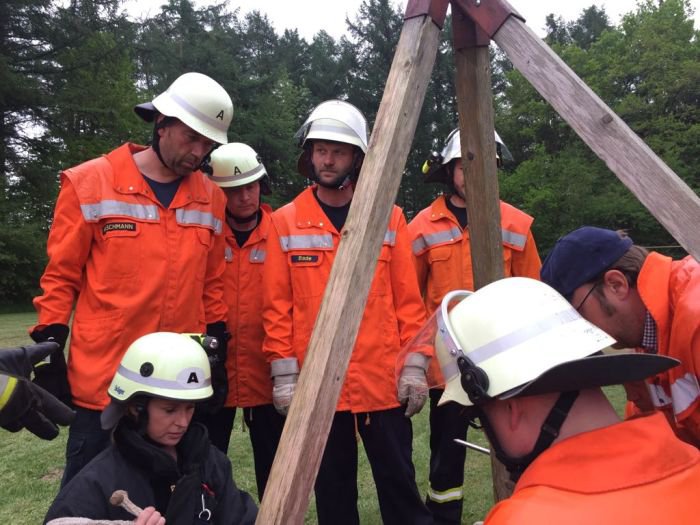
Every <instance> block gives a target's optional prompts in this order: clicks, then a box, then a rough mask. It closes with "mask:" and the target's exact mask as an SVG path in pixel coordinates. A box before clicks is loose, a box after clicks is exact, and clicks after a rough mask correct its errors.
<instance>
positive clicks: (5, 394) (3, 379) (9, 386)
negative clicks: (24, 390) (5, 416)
mask: <svg viewBox="0 0 700 525" xmlns="http://www.w3.org/2000/svg"><path fill="white" fill-rule="evenodd" d="M16 384H17V379H15V378H13V377H10V376H8V375H6V374H0V410H2V408H3V407H4V406H5V405H6V404H7V402H8V401H9V400H10V397H11V396H12V392H13V391H14V389H15V385H16Z"/></svg>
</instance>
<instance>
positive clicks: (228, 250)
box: [224, 246, 233, 262]
mask: <svg viewBox="0 0 700 525" xmlns="http://www.w3.org/2000/svg"><path fill="white" fill-rule="evenodd" d="M224 259H225V260H226V261H228V262H231V261H233V250H232V249H231V247H230V246H227V247H226V248H225V249H224Z"/></svg>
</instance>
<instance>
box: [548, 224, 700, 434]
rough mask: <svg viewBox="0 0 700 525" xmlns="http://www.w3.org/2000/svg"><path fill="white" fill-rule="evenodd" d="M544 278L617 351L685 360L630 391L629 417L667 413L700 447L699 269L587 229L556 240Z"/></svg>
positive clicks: (619, 237) (616, 235)
mask: <svg viewBox="0 0 700 525" xmlns="http://www.w3.org/2000/svg"><path fill="white" fill-rule="evenodd" d="M542 280H543V281H544V282H546V283H548V284H549V285H551V286H552V287H554V288H555V289H556V290H557V291H559V293H561V294H562V295H563V296H564V297H566V298H567V299H569V300H570V301H571V304H573V305H576V310H578V311H579V312H580V313H581V315H582V316H584V317H585V318H586V319H588V320H589V321H590V322H592V323H593V324H595V325H596V326H598V327H600V328H602V329H603V330H605V331H606V332H608V333H609V334H610V335H611V336H613V337H614V338H615V340H616V344H615V347H618V348H636V349H637V351H638V352H646V353H651V354H660V355H666V356H670V357H673V358H676V359H678V360H680V362H681V365H680V366H678V367H676V368H673V369H671V370H669V371H668V372H664V373H662V374H659V375H657V376H654V377H653V378H650V379H649V380H648V381H647V382H646V383H645V384H644V385H642V388H637V386H636V385H626V387H627V395H628V399H629V400H630V402H631V403H630V404H629V405H628V412H630V413H637V412H644V411H648V410H654V409H657V410H660V411H662V412H663V413H664V414H665V415H666V417H667V418H668V419H669V421H670V422H671V424H672V425H673V427H674V428H675V430H676V434H677V435H678V437H680V438H681V439H683V440H684V441H687V442H688V443H691V444H693V445H695V446H696V447H700V386H699V383H700V379H699V378H700V370H699V369H698V366H700V365H699V364H698V360H699V359H700V264H698V262H697V261H696V260H695V259H693V258H692V257H691V256H687V257H685V258H684V259H683V260H680V261H673V260H672V259H671V258H670V257H666V256H664V255H661V254H660V253H657V252H648V251H647V250H646V249H644V248H642V247H641V246H638V245H635V244H634V243H633V242H632V239H630V238H629V237H628V236H627V235H626V234H625V233H623V232H615V231H613V230H607V229H604V228H596V227H593V226H584V227H582V228H579V229H577V230H574V231H573V232H571V233H569V234H567V235H565V236H564V237H562V238H561V239H559V240H558V241H557V243H556V245H555V246H554V248H553V249H552V251H551V252H550V254H549V255H548V256H547V258H546V259H545V262H544V265H543V266H542Z"/></svg>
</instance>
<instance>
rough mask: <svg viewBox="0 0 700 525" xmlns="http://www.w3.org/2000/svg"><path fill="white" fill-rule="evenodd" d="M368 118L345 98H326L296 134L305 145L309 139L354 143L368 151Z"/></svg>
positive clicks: (363, 151)
mask: <svg viewBox="0 0 700 525" xmlns="http://www.w3.org/2000/svg"><path fill="white" fill-rule="evenodd" d="M368 134H369V133H368V126H367V119H365V117H364V115H363V114H362V112H361V111H360V110H359V109H357V108H356V107H355V106H353V105H352V104H350V103H349V102H345V101H344V100H326V101H325V102H321V103H320V104H319V105H318V106H316V107H315V108H314V109H313V111H312V112H311V114H310V115H309V118H307V119H306V121H305V122H304V124H302V126H301V128H299V130H298V131H297V132H296V134H295V135H294V136H295V137H296V138H297V139H299V146H300V147H303V146H304V145H305V144H306V141H307V140H309V139H320V140H328V141H333V142H344V143H346V144H352V145H353V146H357V147H358V148H360V149H361V150H362V153H367V139H368Z"/></svg>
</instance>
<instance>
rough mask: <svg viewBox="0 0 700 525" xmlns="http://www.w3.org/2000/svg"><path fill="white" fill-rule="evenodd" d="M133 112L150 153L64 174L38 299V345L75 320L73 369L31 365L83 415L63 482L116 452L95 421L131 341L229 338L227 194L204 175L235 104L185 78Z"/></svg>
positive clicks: (219, 355)
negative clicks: (164, 336) (148, 125)
mask: <svg viewBox="0 0 700 525" xmlns="http://www.w3.org/2000/svg"><path fill="white" fill-rule="evenodd" d="M134 110H135V112H136V113H137V114H138V115H139V116H140V117H142V118H143V119H144V120H146V121H148V122H153V123H154V130H153V143H152V145H151V146H149V147H144V146H139V145H136V144H131V143H127V144H124V145H123V146H121V147H119V148H117V149H115V150H114V151H112V152H110V153H108V154H107V155H105V156H103V157H100V158H97V159H93V160H90V161H88V162H85V163H83V164H81V165H79V166H76V167H73V168H70V169H67V170H65V171H64V172H63V173H62V174H61V190H60V193H59V196H58V200H57V202H56V208H55V212H54V220H53V224H52V227H51V231H50V233H49V238H48V247H47V251H48V255H49V262H48V264H47V266H46V269H45V271H44V274H43V276H42V277H41V288H42V289H43V294H42V295H41V296H39V297H36V298H35V299H34V306H35V308H36V310H37V314H38V323H37V324H36V325H35V326H34V327H32V328H31V329H30V336H31V337H32V339H34V340H35V341H37V342H41V341H45V340H53V341H56V342H58V343H59V344H60V345H61V348H63V346H64V345H65V343H66V340H67V338H68V333H69V327H68V324H69V320H70V318H71V314H73V321H72V330H71V332H72V333H71V344H70V352H69V356H68V364H67V367H66V361H65V358H64V355H63V352H57V353H56V354H54V356H52V359H51V361H50V362H47V363H43V364H42V365H41V366H37V367H36V382H37V383H38V384H40V386H42V387H44V388H46V389H47V390H49V391H50V392H51V393H53V394H55V395H57V397H59V398H60V399H61V400H64V401H66V402H72V403H73V404H74V405H75V408H76V411H77V415H76V418H75V421H74V422H73V424H72V425H71V427H70V430H69V436H68V443H67V446H66V469H65V472H64V476H63V480H62V484H63V485H65V484H66V483H67V482H68V481H69V480H70V479H71V478H72V477H73V476H74V475H75V474H76V473H77V472H78V471H79V470H80V469H81V468H82V467H83V466H84V465H85V464H86V463H87V462H89V461H90V459H92V458H93V457H94V456H95V455H97V454H98V453H99V452H100V451H101V450H102V449H104V448H105V447H106V446H107V445H108V444H109V433H108V432H106V431H105V430H103V429H101V428H100V413H101V411H102V409H103V408H104V407H105V406H106V405H107V403H108V402H109V397H108V396H107V388H108V386H109V382H110V378H111V377H112V376H114V373H115V372H116V369H117V366H118V365H119V362H120V360H121V358H122V356H123V353H124V349H126V348H128V347H129V345H130V344H131V343H132V342H133V341H134V340H136V339H137V338H138V337H140V336H142V335H144V334H147V333H150V332H156V331H173V332H199V333H202V332H204V331H205V330H206V332H207V333H208V334H209V335H212V336H216V337H217V339H219V340H221V341H224V340H225V330H226V324H225V321H226V313H227V308H226V303H225V302H224V282H223V272H224V268H225V262H224V246H225V240H224V236H223V224H224V209H225V196H224V194H223V192H222V191H221V190H220V189H219V188H218V187H217V186H216V184H214V183H212V182H211V181H210V180H209V179H208V178H207V177H206V176H205V175H204V174H203V173H202V172H201V171H200V170H199V167H200V165H201V164H202V162H203V161H204V160H205V158H206V157H207V156H208V155H209V154H210V152H211V151H212V149H214V147H215V146H216V145H217V144H223V143H226V142H228V141H227V129H228V126H229V124H230V122H231V119H232V116H233V104H232V102H231V98H230V97H229V96H228V94H227V93H226V91H225V90H224V88H223V87H221V86H220V85H219V84H218V83H217V82H215V81H214V80H212V79H211V78H209V77H207V76H205V75H202V74H200V73H186V74H184V75H181V76H180V77H179V78H177V79H176V80H175V81H174V82H173V83H172V84H171V86H170V87H169V88H168V90H167V91H166V92H164V93H162V94H160V95H158V96H157V97H156V98H155V99H154V100H153V102H149V103H145V104H140V105H138V106H136V107H135V108H134ZM74 307H75V312H73V309H74ZM225 348H226V347H225V345H219V347H218V349H214V348H210V360H211V362H212V377H213V378H214V392H215V393H214V396H213V398H212V401H211V404H212V406H217V405H220V404H223V402H224V399H225V397H226V390H225V389H226V371H225V368H224V361H225ZM53 357H55V358H53Z"/></svg>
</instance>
